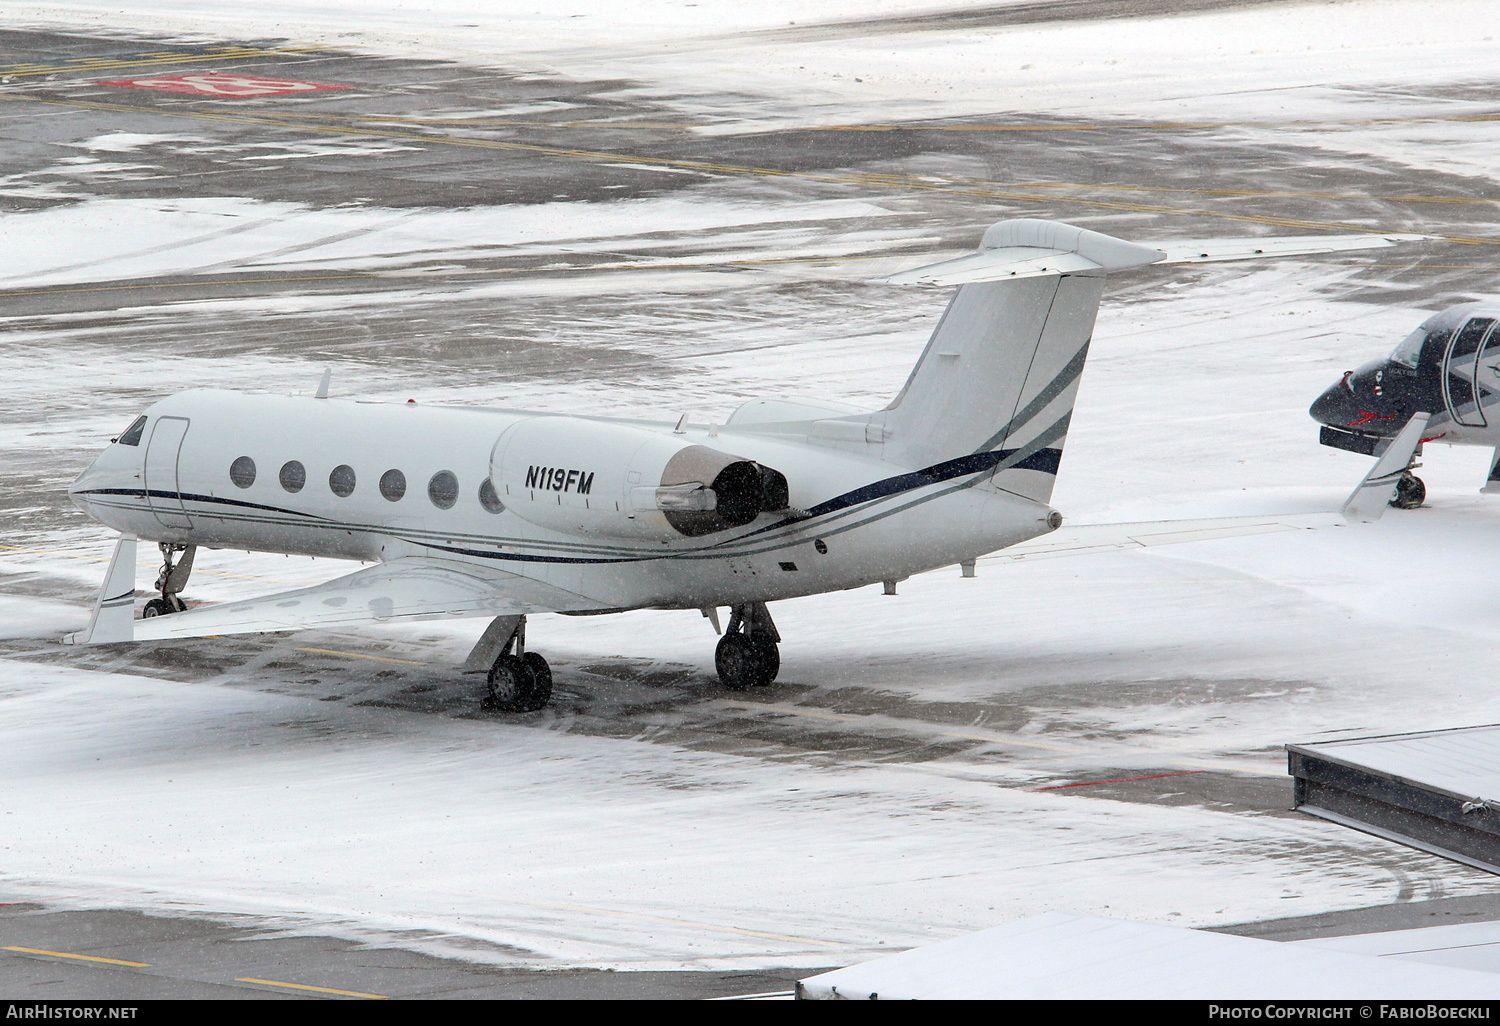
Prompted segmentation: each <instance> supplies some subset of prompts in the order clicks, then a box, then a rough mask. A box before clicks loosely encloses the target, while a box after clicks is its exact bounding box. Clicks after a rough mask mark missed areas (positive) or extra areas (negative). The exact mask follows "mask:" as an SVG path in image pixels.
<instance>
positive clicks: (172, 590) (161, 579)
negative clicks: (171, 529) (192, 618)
mask: <svg viewBox="0 0 1500 1026" xmlns="http://www.w3.org/2000/svg"><path fill="white" fill-rule="evenodd" d="M157 547H158V548H160V549H161V559H162V564H161V573H159V574H157V576H156V590H157V591H159V592H161V598H154V599H152V600H151V601H149V602H147V603H146V607H145V608H144V609H142V610H141V617H142V618H145V617H148V616H166V615H167V614H169V613H180V612H182V611H183V610H184V609H186V608H187V605H186V604H185V603H184V602H183V601H182V599H181V597H180V593H181V592H182V589H183V588H185V587H187V582H188V577H189V575H191V574H192V572H193V556H195V555H197V553H198V546H196V545H171V544H168V543H166V542H162V543H161V544H160V545H159V546H157Z"/></svg>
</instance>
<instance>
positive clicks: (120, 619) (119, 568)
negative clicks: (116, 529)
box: [63, 534, 135, 645]
mask: <svg viewBox="0 0 1500 1026" xmlns="http://www.w3.org/2000/svg"><path fill="white" fill-rule="evenodd" d="M134 640H135V535H133V534H122V535H120V540H119V541H118V542H116V543H115V554H114V558H113V559H111V560H110V561H109V571H108V572H107V573H106V574H105V575H104V586H103V587H101V588H100V589H99V597H98V599H96V600H95V601H94V615H93V616H91V617H89V626H88V629H87V630H82V631H79V632H78V633H76V634H69V635H68V636H67V637H65V638H63V644H64V645H107V644H110V643H111V642H116V641H134Z"/></svg>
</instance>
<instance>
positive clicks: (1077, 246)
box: [880, 218, 1428, 287]
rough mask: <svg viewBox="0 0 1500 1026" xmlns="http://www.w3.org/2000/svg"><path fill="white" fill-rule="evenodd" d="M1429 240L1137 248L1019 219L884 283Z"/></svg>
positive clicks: (961, 281) (1297, 240) (1370, 238)
mask: <svg viewBox="0 0 1500 1026" xmlns="http://www.w3.org/2000/svg"><path fill="white" fill-rule="evenodd" d="M1427 237H1428V236H1426V235H1412V234H1405V233H1400V232H1390V233H1385V234H1376V233H1360V234H1357V235H1284V236H1280V237H1277V236H1267V237H1264V238H1252V239H1243V238H1242V239H1189V240H1185V241H1164V242H1152V243H1149V244H1145V245H1138V244H1136V243H1133V242H1126V241H1125V240H1123V239H1117V238H1114V237H1113V236H1110V235H1104V234H1101V233H1099V232H1094V231H1089V230H1088V229H1087V228H1077V227H1074V226H1073V225H1069V224H1063V223H1061V222H1058V221H1042V220H1037V219H1035V218H1018V219H1016V220H1012V221H1001V222H1000V223H999V224H996V225H993V226H992V227H991V228H990V229H989V230H988V231H986V232H985V233H984V239H983V241H982V242H981V243H980V246H979V252H977V253H971V254H969V255H968V256H962V257H957V258H955V259H953V260H944V261H942V262H941V263H936V264H928V265H927V266H925V267H917V268H914V269H912V270H909V271H901V272H899V273H897V274H892V275H888V276H886V277H884V278H882V279H880V280H881V281H884V282H886V283H888V284H891V285H928V286H937V287H944V286H951V285H972V284H976V283H979V282H989V281H1008V280H1011V279H1014V278H1034V277H1037V276H1039V275H1047V274H1103V273H1107V272H1109V271H1121V270H1125V269H1127V268H1131V267H1143V266H1146V265H1148V264H1201V263H1213V262H1216V261H1220V260H1254V259H1257V258H1262V259H1263V258H1267V257H1288V256H1306V255H1310V254H1314V253H1338V252H1344V251H1348V250H1360V249H1383V248H1385V247H1387V246H1394V245H1396V244H1397V243H1398V242H1410V241H1414V240H1418V239H1425V238H1427Z"/></svg>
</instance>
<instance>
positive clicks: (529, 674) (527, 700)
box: [464, 616, 552, 712]
mask: <svg viewBox="0 0 1500 1026" xmlns="http://www.w3.org/2000/svg"><path fill="white" fill-rule="evenodd" d="M492 653H493V661H492V662H490V664H489V676H488V678H487V679H488V683H489V692H488V693H487V694H486V695H485V697H484V700H483V701H482V702H480V703H479V705H480V708H482V709H486V710H493V711H497V712H535V711H536V710H538V709H541V708H544V707H545V706H546V705H547V703H548V702H550V701H552V667H550V666H548V665H547V660H545V659H543V658H542V657H541V656H540V655H539V654H537V653H536V652H528V651H526V617H524V616H497V617H496V618H495V620H494V622H493V623H491V624H490V626H489V629H488V630H486V631H485V632H484V636H483V637H481V638H480V639H479V643H478V644H477V645H475V646H474V651H473V652H471V653H470V654H469V659H468V661H467V662H466V663H465V664H464V669H465V670H470V668H471V667H472V666H473V665H474V664H475V662H476V661H478V662H479V663H480V666H481V667H482V666H483V660H484V659H485V658H486V657H488V656H490V655H491V654H492Z"/></svg>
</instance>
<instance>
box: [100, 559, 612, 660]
mask: <svg viewBox="0 0 1500 1026" xmlns="http://www.w3.org/2000/svg"><path fill="white" fill-rule="evenodd" d="M602 608H604V607H603V606H602V605H601V604H600V603H598V602H595V601H593V600H592V599H588V598H584V597H583V596H582V595H575V594H573V593H572V592H569V591H564V590H562V589H561V588H554V587H552V586H551V585H547V584H542V583H540V582H538V581H533V580H531V579H530V578H526V577H521V576H519V575H517V574H511V573H506V572H505V571H504V570H497V569H494V568H491V567H485V566H476V565H474V564H470V563H459V562H454V561H451V560H444V559H427V558H410V559H396V560H392V561H391V562H389V563H379V564H377V565H375V566H370V567H365V568H364V569H363V570H358V571H355V572H354V573H352V574H348V575H346V576H344V577H339V578H336V579H334V580H332V581H328V582H326V583H324V584H318V585H314V586H313V587H311V588H299V589H297V590H295V591H283V592H278V593H276V594H274V595H266V596H263V597H261V598H252V599H244V600H242V601H239V602H224V603H220V604H217V605H211V606H198V607H196V608H193V609H190V610H188V611H186V612H183V613H172V614H170V615H167V616H156V617H151V618H150V619H145V620H136V621H134V623H133V625H132V626H133V637H132V638H131V639H129V640H134V641H158V640H162V639H166V638H197V637H203V636H205V635H214V634H261V633H268V632H271V631H296V630H303V629H305V628H308V627H347V626H351V625H354V624H361V623H404V622H411V621H416V620H452V619H459V618H462V617H469V616H505V615H516V614H522V613H543V612H559V611H567V612H573V611H583V610H593V609H602ZM119 640H126V639H119Z"/></svg>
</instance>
